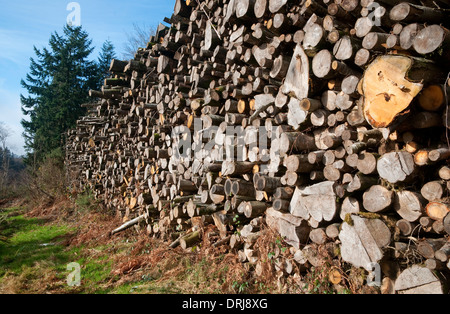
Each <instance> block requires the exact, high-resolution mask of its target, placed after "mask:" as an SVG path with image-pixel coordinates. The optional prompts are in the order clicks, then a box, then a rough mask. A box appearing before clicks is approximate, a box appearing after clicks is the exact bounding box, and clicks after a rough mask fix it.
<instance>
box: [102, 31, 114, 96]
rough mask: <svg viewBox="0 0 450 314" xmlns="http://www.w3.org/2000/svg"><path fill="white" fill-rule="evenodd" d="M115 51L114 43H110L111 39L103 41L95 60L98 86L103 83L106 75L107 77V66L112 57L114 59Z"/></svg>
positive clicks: (108, 73)
mask: <svg viewBox="0 0 450 314" xmlns="http://www.w3.org/2000/svg"><path fill="white" fill-rule="evenodd" d="M115 58H117V57H116V52H115V48H114V45H113V44H112V43H111V41H109V40H106V41H105V42H104V43H103V46H102V50H101V51H100V55H99V57H98V60H97V66H98V75H99V87H98V89H100V88H101V86H102V85H103V80H104V79H105V78H107V77H109V75H110V72H109V67H110V65H111V61H112V59H115Z"/></svg>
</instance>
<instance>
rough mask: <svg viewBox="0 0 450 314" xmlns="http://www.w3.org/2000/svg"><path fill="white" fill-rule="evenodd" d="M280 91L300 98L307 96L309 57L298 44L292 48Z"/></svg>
mask: <svg viewBox="0 0 450 314" xmlns="http://www.w3.org/2000/svg"><path fill="white" fill-rule="evenodd" d="M281 91H282V92H283V93H284V94H289V93H293V95H295V97H297V99H300V100H301V99H303V98H307V97H308V94H309V59H308V56H307V55H306V53H305V51H304V50H303V48H302V46H300V45H297V46H296V48H295V50H294V53H293V55H292V59H291V63H290V65H289V69H288V71H287V74H286V78H285V80H284V84H283V85H282V87H281Z"/></svg>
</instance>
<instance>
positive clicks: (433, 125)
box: [66, 0, 450, 293]
mask: <svg viewBox="0 0 450 314" xmlns="http://www.w3.org/2000/svg"><path fill="white" fill-rule="evenodd" d="M449 9H450V6H449V5H448V3H447V2H446V1H443V0H434V1H428V0H414V1H397V0H380V1H378V2H374V1H372V0H302V1H289V0H202V1H200V0H199V1H193V0H191V1H189V0H187V1H184V0H177V1H176V4H175V8H174V14H173V15H172V17H171V18H166V19H165V21H164V22H165V23H166V24H170V26H165V25H163V24H160V26H159V27H158V29H157V32H156V35H155V36H153V37H152V38H151V40H150V42H149V44H148V46H147V47H146V48H143V49H140V50H138V51H137V52H136V55H135V58H134V59H133V60H130V61H119V60H113V62H112V63H111V68H110V72H111V76H110V77H109V78H107V79H105V83H104V86H103V87H102V90H101V91H91V93H90V94H91V96H92V97H94V98H96V99H98V101H96V102H95V103H92V104H87V105H86V107H88V111H89V114H88V115H86V116H85V117H83V118H82V119H81V120H79V121H78V123H77V127H76V128H75V129H73V130H71V131H69V132H68V140H67V147H66V150H67V166H68V172H69V173H70V176H71V177H72V178H74V179H75V181H76V182H77V185H78V186H86V185H88V186H89V187H90V188H91V189H92V190H93V191H94V193H95V195H96V197H97V198H99V199H102V200H103V201H104V203H105V204H106V206H107V207H108V208H110V209H114V210H117V212H118V214H119V215H121V217H122V218H123V220H124V223H127V222H128V224H129V222H130V221H132V222H141V221H145V222H146V228H147V232H148V234H149V235H152V236H159V237H162V238H164V239H170V240H171V241H172V246H173V247H175V246H177V245H181V246H182V247H183V248H191V247H193V246H195V245H196V244H198V243H199V241H200V240H201V238H202V236H205V235H204V234H202V232H201V230H203V229H202V228H200V227H199V226H205V225H209V224H210V225H215V226H216V227H217V235H216V240H217V242H216V244H214V245H216V246H218V245H229V247H230V248H231V249H233V250H235V251H236V252H238V254H239V257H240V259H241V261H242V262H244V263H250V264H253V265H256V269H259V268H260V266H261V265H260V263H262V262H263V261H264V260H266V259H264V258H262V257H261V256H259V255H258V245H257V243H258V242H257V239H258V237H260V236H261V235H262V234H263V233H264V230H265V228H264V226H266V225H267V226H269V227H270V228H271V229H273V230H275V231H276V232H278V233H279V234H280V237H282V238H283V240H284V241H285V243H287V244H289V245H290V246H291V249H290V250H289V252H290V253H292V256H291V258H287V259H285V260H284V261H282V262H280V263H279V267H278V268H277V269H278V270H279V271H280V272H282V273H283V272H284V273H285V274H289V273H291V271H292V264H293V263H296V265H297V266H299V268H301V269H307V268H308V267H311V265H312V266H316V265H317V263H318V262H317V256H316V255H317V254H316V252H317V251H318V247H319V246H327V247H328V248H329V249H330V250H331V251H333V250H334V252H336V250H335V249H336V248H338V249H339V250H338V251H339V254H337V255H338V256H339V258H342V260H343V261H345V262H347V263H349V264H351V265H353V266H354V267H360V268H363V269H366V270H367V271H371V270H372V268H373V265H374V264H380V265H381V269H382V272H383V278H384V279H383V289H384V290H383V291H385V292H389V291H390V292H398V293H408V292H433V293H434V292H442V291H443V289H444V282H443V281H445V279H442V276H444V277H445V275H448V272H449V269H450V261H449V256H450V249H449V248H450V245H449V234H450V214H449V212H450V200H449V198H448V197H449V195H448V192H449V188H450V168H449V167H450V166H448V163H447V161H448V159H449V158H450V145H449V144H450V143H449V138H450V136H449V132H450V130H449V129H450V117H449V115H448V93H449V92H450V85H449V83H448V79H447V76H448V74H447V72H448V69H449V65H450V50H449V49H448V48H449V46H450V32H449V30H448V28H447V27H448V26H449V21H448V19H445V17H446V16H448V14H449V12H450V11H449ZM386 265H391V266H390V267H388V266H386ZM392 265H396V266H395V267H392ZM393 269H395V271H393ZM437 273H439V276H437V275H436V274H437Z"/></svg>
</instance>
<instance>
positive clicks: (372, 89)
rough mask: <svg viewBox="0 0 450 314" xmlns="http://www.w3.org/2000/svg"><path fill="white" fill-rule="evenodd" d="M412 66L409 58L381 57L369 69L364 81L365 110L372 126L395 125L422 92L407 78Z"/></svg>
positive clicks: (417, 84)
mask: <svg viewBox="0 0 450 314" xmlns="http://www.w3.org/2000/svg"><path fill="white" fill-rule="evenodd" d="M413 63H414V61H413V60H412V59H410V58H408V57H402V56H381V57H378V58H377V59H376V60H375V61H374V62H372V63H371V64H370V65H369V67H368V68H367V69H366V71H365V72H364V77H363V79H362V92H363V95H364V104H363V110H364V116H365V118H366V120H367V122H368V123H369V124H370V125H371V126H373V127H375V128H383V127H387V126H389V125H390V124H392V123H393V121H394V119H395V118H396V117H397V116H398V115H399V114H400V113H401V112H402V111H403V110H405V109H407V108H408V107H409V105H410V103H411V101H412V100H413V98H414V97H415V96H416V95H417V94H418V93H419V92H420V91H421V90H422V87H423V85H422V84H420V83H414V82H411V81H409V80H408V79H407V76H408V72H409V71H410V69H411V67H412V66H413ZM394 86H395V87H394ZM397 86H402V88H401V89H399V88H398V87H397ZM393 104H394V105H393ZM394 108H395V109H394Z"/></svg>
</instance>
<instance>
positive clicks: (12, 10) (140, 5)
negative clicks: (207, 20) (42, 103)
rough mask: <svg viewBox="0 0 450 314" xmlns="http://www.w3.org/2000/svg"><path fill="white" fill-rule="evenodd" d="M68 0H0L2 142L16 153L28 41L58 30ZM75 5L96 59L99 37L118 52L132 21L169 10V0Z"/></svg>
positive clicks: (149, 21)
mask: <svg viewBox="0 0 450 314" xmlns="http://www.w3.org/2000/svg"><path fill="white" fill-rule="evenodd" d="M71 2H72V1H70V0H15V1H10V0H0V4H1V9H0V122H4V123H5V124H6V126H7V128H8V129H9V130H10V133H11V136H10V138H9V141H8V146H9V147H10V148H11V150H12V151H13V152H14V153H16V154H19V155H21V154H23V153H24V149H23V144H24V141H23V138H22V132H23V129H22V127H21V125H20V121H21V119H22V118H24V116H23V115H22V112H21V109H20V108H21V105H20V94H21V93H23V94H25V93H26V91H25V90H23V89H22V88H21V86H20V80H21V79H22V78H25V76H26V74H27V73H28V71H29V66H30V57H34V52H33V46H36V47H37V48H38V49H42V48H43V47H44V46H46V45H47V43H48V40H49V38H50V35H51V34H52V33H53V32H55V31H56V32H58V33H59V34H62V29H63V26H64V24H65V23H66V20H67V16H68V15H69V14H70V13H71V12H70V11H67V5H68V4H69V3H71ZM76 2H77V3H78V4H79V5H80V8H81V16H80V17H81V25H82V26H83V28H84V29H85V30H86V31H87V32H88V33H89V35H90V38H91V39H92V45H93V46H95V47H96V50H95V51H94V53H93V55H92V57H93V58H95V59H96V58H97V56H98V51H99V49H100V48H101V46H102V44H103V42H104V41H105V40H107V39H109V40H110V41H111V42H112V43H113V44H114V45H115V47H116V52H117V55H118V56H121V55H122V52H123V49H122V47H123V45H124V43H125V42H126V34H127V33H132V31H133V23H136V24H138V25H147V26H154V27H155V28H156V26H157V25H158V24H159V23H160V22H162V21H163V19H164V17H170V16H171V15H172V13H173V8H174V6H175V0H146V1H142V0H140V1H133V2H127V1H118V0H108V1H106V0H90V1H84V0H79V1H76Z"/></svg>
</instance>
